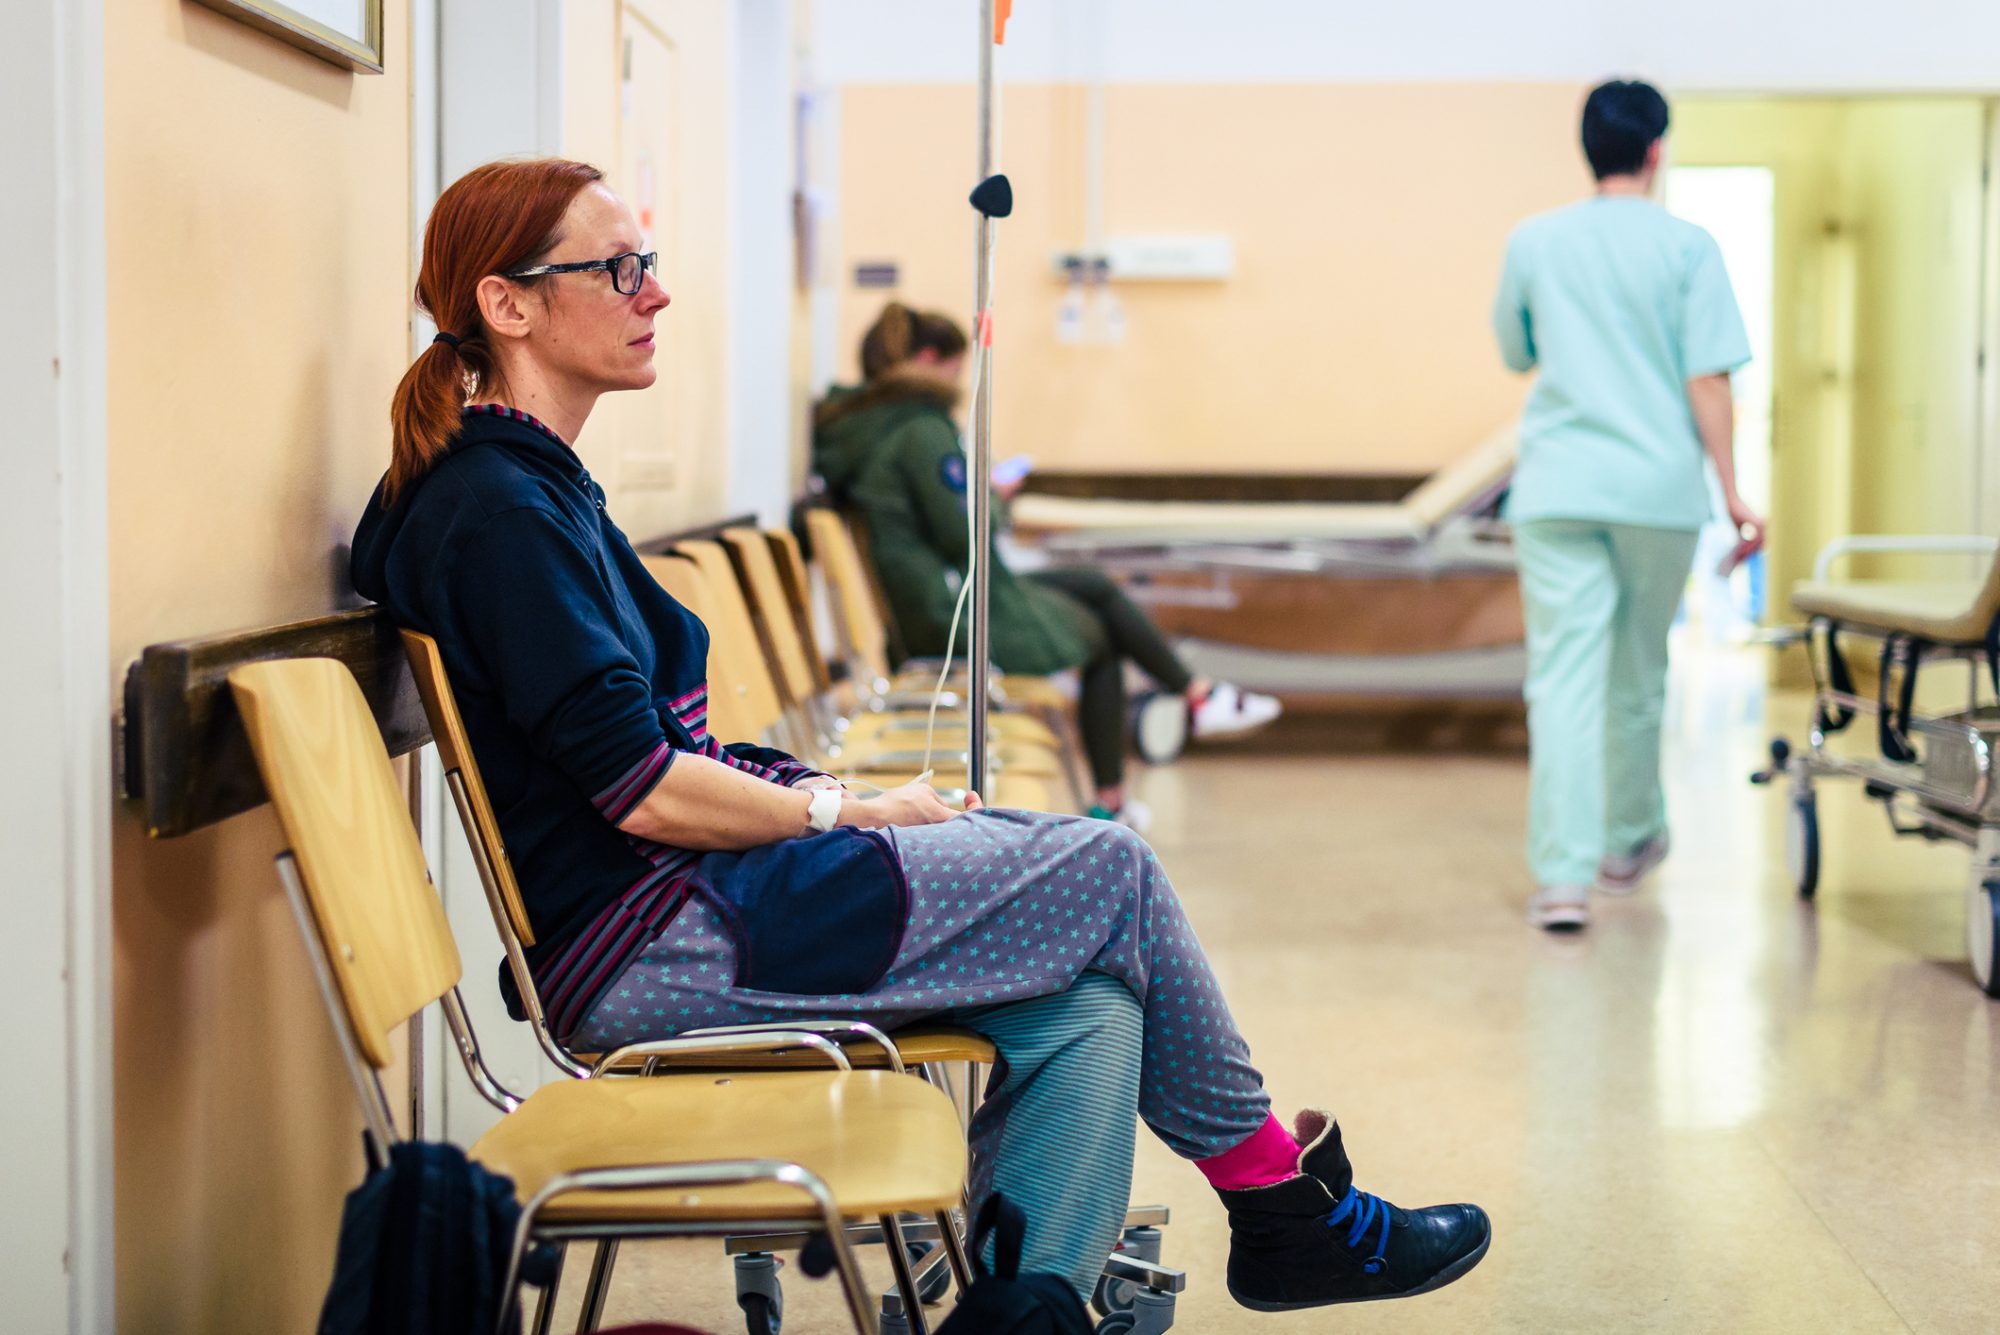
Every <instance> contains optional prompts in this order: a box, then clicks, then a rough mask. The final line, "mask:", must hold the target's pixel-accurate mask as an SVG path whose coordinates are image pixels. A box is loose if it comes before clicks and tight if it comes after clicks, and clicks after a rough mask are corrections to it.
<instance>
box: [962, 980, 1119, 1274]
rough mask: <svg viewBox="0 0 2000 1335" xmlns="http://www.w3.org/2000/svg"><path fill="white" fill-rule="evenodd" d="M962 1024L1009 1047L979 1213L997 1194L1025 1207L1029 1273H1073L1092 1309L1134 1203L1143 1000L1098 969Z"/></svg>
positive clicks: (979, 1166) (980, 1125)
mask: <svg viewBox="0 0 2000 1335" xmlns="http://www.w3.org/2000/svg"><path fill="white" fill-rule="evenodd" d="M953 1019H954V1020H956V1021H957V1022H958V1023H961V1024H964V1025H966V1026H968V1027H970V1028H973V1029H977V1030H978V1031H980V1032H981V1033H983V1034H985V1035H986V1036H987V1037H989V1038H991V1039H992V1040H993V1043H994V1046H995V1047H997V1048H998V1049H999V1051H1000V1062H999V1065H998V1066H997V1067H996V1068H995V1070H994V1073H993V1080H992V1083H991V1086H990V1088H989V1089H988V1092H987V1096H986V1101H985V1102H984V1103H983V1104H981V1105H980V1107H979V1111H978V1113H976V1114H975V1115H974V1117H973V1121H972V1191H971V1197H972V1208H973V1211H974V1213H975V1214H976V1213H977V1212H978V1210H979V1207H980V1206H981V1205H982V1204H984V1203H985V1200H986V1198H987V1197H988V1196H989V1195H991V1194H992V1193H993V1192H995V1191H999V1192H1001V1193H1003V1194H1005V1195H1006V1197H1007V1198H1008V1199H1009V1200H1012V1201H1014V1202H1016V1203H1017V1204H1019V1205H1020V1206H1021V1208H1022V1209H1023V1210H1024V1211H1026V1213H1027V1216H1028V1236H1027V1239H1026V1242H1025V1244H1024V1246H1023V1249H1022V1257H1021V1266H1022V1269H1023V1270H1027V1271H1040V1272H1045V1273H1049V1274H1057V1275H1062V1276H1064V1277H1065V1278H1067V1279H1068V1280H1069V1282H1070V1284H1071V1286H1072V1287H1074V1288H1075V1289H1076V1291H1077V1295H1078V1296H1079V1297H1080V1298H1082V1299H1083V1300H1084V1301H1086V1302H1088V1301H1089V1299H1090V1291H1091V1289H1092V1287H1093V1286H1094V1285H1095V1284H1096V1282H1097V1276H1098V1274H1099V1272H1100V1270H1101V1269H1102V1267H1103V1264H1104V1258H1105V1257H1106V1256H1107V1255H1108V1254H1109V1253H1110V1251H1111V1249H1112V1247H1113V1246H1115V1245H1116V1244H1117V1241H1118V1235H1119V1232H1120V1231H1121V1229H1122V1227H1123V1225H1124V1222H1125V1206H1126V1203H1127V1202H1128V1201H1129V1200H1130V1199H1131V1197H1132V1151H1133V1140H1134V1137H1135V1136H1136V1135H1137V1131H1138V1124H1139V1119H1138V1111H1139V1049H1140V1034H1141V1026H1142V1023H1143V1021H1142V1019H1141V1015H1140V1011H1139V1001H1138V998H1136V997H1134V996H1133V995H1132V991H1131V989H1130V988H1128V987H1126V986H1125V985H1124V984H1123V983H1121V982H1119V981H1118V980H1117V979H1115V978H1113V977H1111V976H1110V975H1109V974H1102V973H1086V974H1084V975H1083V976H1082V977H1081V978H1078V979H1077V980H1076V982H1075V983H1074V984H1072V985H1071V986H1070V987H1069V988H1068V989H1066V990H1065V991H1062V992H1056V993H1053V994H1051V995H1049V996H1046V997H1037V998H1035V999H1034V1000H1032V1001H1014V1002H1009V1003H1007V1004H1006V1005H1004V1006H992V1007H982V1008H980V1009H978V1010H974V1011H968V1012H965V1013H962V1014H959V1015H955V1016H953ZM1052 1170H1053V1171H1052Z"/></svg>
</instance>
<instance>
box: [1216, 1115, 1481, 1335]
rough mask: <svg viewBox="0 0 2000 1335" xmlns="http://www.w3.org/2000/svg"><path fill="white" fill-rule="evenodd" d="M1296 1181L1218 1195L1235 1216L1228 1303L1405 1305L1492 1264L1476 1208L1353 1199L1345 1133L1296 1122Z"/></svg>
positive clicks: (1334, 1126) (1324, 1120)
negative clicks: (1484, 1261) (1391, 1301)
mask: <svg viewBox="0 0 2000 1335" xmlns="http://www.w3.org/2000/svg"><path fill="white" fill-rule="evenodd" d="M1294 1135H1295V1137H1296V1138H1297V1140H1298V1142H1299V1143H1300V1144H1301V1145H1304V1146H1305V1149H1304V1150H1302V1151H1301V1152H1300V1154H1299V1172H1298V1176H1296V1177H1288V1178H1286V1179H1285V1180H1284V1181H1282V1182H1277V1183H1273V1184H1272V1185H1270V1186H1267V1187H1251V1188H1248V1189H1246V1190H1242V1191H1223V1192H1218V1193H1217V1194H1218V1195H1220V1196H1221V1197H1222V1203H1223V1205H1224V1206H1226V1207H1227V1208H1228V1210H1229V1296H1230V1297H1232V1298H1234V1299H1235V1300H1236V1301H1237V1302H1239V1303H1241V1304H1242V1305H1243V1306H1245V1307H1248V1308H1251V1309H1253V1310H1255V1311H1259V1312H1289V1311H1293V1310H1295V1309H1297V1308H1302V1307H1326V1306H1330V1305H1331V1304H1333V1303H1367V1302H1376V1301H1379V1300H1381V1299H1384V1298H1409V1297H1414V1296H1415V1295H1417V1294H1419V1293H1429V1292H1430V1291H1431V1290H1433V1289H1441V1288H1443V1287H1444V1286H1445V1285H1447V1284H1449V1283H1451V1282H1452V1281H1453V1280H1455V1279H1457V1278H1459V1277H1460V1276H1461V1275H1463V1274H1465V1273H1466V1272H1467V1271H1469V1270H1471V1269H1472V1268H1473V1267H1474V1266H1476V1265H1478V1264H1479V1261H1480V1258H1481V1257H1483V1256H1485V1255H1486V1248H1487V1246H1488V1245H1489V1244H1490V1243H1491V1242H1492V1240H1493V1226H1492V1224H1491V1223H1490V1222H1489V1221H1488V1220H1487V1218H1486V1212H1485V1211H1484V1210H1482V1209H1480V1208H1479V1207H1478V1206H1476V1205H1433V1206H1431V1207H1429V1208H1428V1209H1423V1210H1403V1209H1398V1208H1397V1207H1396V1206H1393V1205H1391V1204H1389V1202H1387V1201H1385V1200H1383V1199H1382V1198H1381V1197H1379V1196H1371V1195H1369V1194H1368V1193H1367V1192H1365V1191H1357V1190H1356V1189H1355V1186H1354V1167H1353V1165H1352V1164H1350V1163H1349V1162H1348V1159H1347V1151H1346V1150H1345V1149H1344V1148H1342V1146H1341V1143H1340V1124H1339V1123H1338V1122H1336V1121H1334V1120H1333V1118H1332V1117H1331V1116H1330V1115H1328V1114H1327V1113H1324V1112H1322V1111H1320V1110H1319V1109H1317V1108H1308V1109H1306V1110H1305V1111H1304V1112H1302V1113H1300V1114H1299V1115H1298V1117H1297V1119H1296V1122H1295V1129H1294Z"/></svg>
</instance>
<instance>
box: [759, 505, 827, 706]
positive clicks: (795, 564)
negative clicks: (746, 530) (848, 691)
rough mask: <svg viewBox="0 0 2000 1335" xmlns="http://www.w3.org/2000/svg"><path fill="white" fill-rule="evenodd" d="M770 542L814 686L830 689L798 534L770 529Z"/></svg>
mask: <svg viewBox="0 0 2000 1335" xmlns="http://www.w3.org/2000/svg"><path fill="white" fill-rule="evenodd" d="M764 538H765V540H766V541H768V542H769V543H770V544H771V555H772V557H773V558H775V559H776V561H777V563H778V577H779V578H780V579H781V580H782V581H783V582H784V586H785V601H786V602H788V603H790V604H791V607H792V616H793V617H794V618H795V619H796V620H797V621H798V623H799V634H800V635H801V636H803V637H804V639H805V646H806V653H807V655H808V659H807V665H808V666H809V667H811V669H812V674H813V682H814V685H815V687H816V689H818V690H821V691H826V690H830V689H832V686H833V677H832V674H831V673H829V672H828V671H827V670H826V655H825V654H824V653H822V652H821V650H820V637H819V617H818V616H817V615H816V614H815V613H814V611H813V583H812V574H811V572H810V571H808V570H807V569H806V556H805V553H804V552H803V551H801V550H799V539H798V535H797V534H795V533H793V532H792V531H791V530H790V529H788V528H774V529H770V530H768V531H767V532H766V533H765V534H764Z"/></svg>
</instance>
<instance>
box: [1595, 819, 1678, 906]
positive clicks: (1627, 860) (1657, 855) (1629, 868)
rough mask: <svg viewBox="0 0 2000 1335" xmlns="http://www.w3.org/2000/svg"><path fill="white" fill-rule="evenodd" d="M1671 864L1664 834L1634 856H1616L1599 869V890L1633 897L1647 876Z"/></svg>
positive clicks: (1648, 841) (1659, 835) (1662, 832)
mask: <svg viewBox="0 0 2000 1335" xmlns="http://www.w3.org/2000/svg"><path fill="white" fill-rule="evenodd" d="M1666 860H1667V832H1666V831H1665V830H1662V831H1660V832H1659V833H1658V834H1656V835H1654V836H1653V837H1652V838H1651V839H1648V840H1647V841H1646V842H1645V843H1643V844H1640V845H1639V846H1638V847H1637V848H1635V849H1633V850H1632V851H1631V852H1630V853H1626V854H1624V855H1622V856H1620V855H1616V854H1614V855H1613V856H1611V857H1608V858H1606V859H1604V861H1603V862H1601V863H1599V864H1598V865H1597V888H1598V889H1599V890H1602V891H1603V892H1604V893H1605V894H1607V895H1629V894H1634V893H1636V892H1637V891H1638V889H1639V883H1640V882H1641V881H1643V880H1645V879H1646V873H1647V872H1649V871H1651V870H1652V869H1653V868H1655V867H1657V866H1659V865H1660V864H1661V863H1662V862H1665V861H1666Z"/></svg>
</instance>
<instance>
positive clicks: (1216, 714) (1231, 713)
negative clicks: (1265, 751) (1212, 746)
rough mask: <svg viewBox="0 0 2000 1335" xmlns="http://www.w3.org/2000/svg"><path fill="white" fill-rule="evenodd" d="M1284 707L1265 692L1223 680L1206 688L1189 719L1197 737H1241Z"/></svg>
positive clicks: (1277, 713)
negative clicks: (1258, 692) (1237, 685)
mask: <svg viewBox="0 0 2000 1335" xmlns="http://www.w3.org/2000/svg"><path fill="white" fill-rule="evenodd" d="M1284 712H1285V707H1284V706H1283V705H1281V704H1279V703H1278V702H1277V700H1276V699H1275V698H1274V697H1272V696H1268V695H1258V694H1257V693H1256V692H1254V691H1240V690H1238V689H1237V688H1236V687H1234V686H1232V685H1230V684H1229V683H1228V682H1226V681H1219V682H1217V683H1216V684H1215V685H1214V686H1212V687H1210V688H1209V692H1208V694H1207V695H1205V696H1203V697H1202V698H1201V700H1200V701H1199V702H1198V703H1196V704H1195V705H1193V706H1192V707H1191V708H1190V709H1189V711H1188V723H1189V726H1190V727H1191V728H1192V729H1193V732H1194V735H1195V737H1196V738H1200V739H1206V738H1212V737H1240V736H1242V735H1243V734H1244V733H1246V732H1255V731H1257V729H1259V728H1261V727H1264V726H1265V725H1266V724H1268V723H1270V722H1271V721H1272V720H1273V719H1275V718H1277V717H1278V715H1280V714H1282V713H1284Z"/></svg>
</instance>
